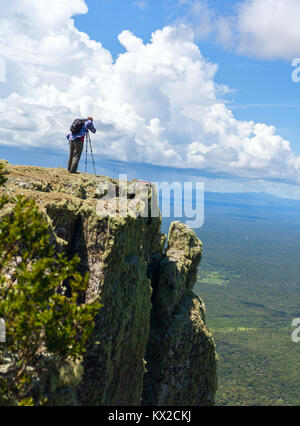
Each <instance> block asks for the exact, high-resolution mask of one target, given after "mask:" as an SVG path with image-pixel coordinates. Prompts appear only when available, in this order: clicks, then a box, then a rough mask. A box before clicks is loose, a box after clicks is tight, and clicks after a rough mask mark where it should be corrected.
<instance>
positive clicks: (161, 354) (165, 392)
mask: <svg viewBox="0 0 300 426" xmlns="http://www.w3.org/2000/svg"><path fill="white" fill-rule="evenodd" d="M7 178H8V182H7V183H6V188H5V189H6V190H8V191H9V192H10V193H13V194H16V193H23V194H24V195H26V196H32V197H34V198H35V199H36V201H37V203H38V204H39V206H40V209H41V210H42V211H43V212H44V214H45V215H46V217H47V219H48V222H49V227H50V229H51V233H52V242H53V244H54V245H55V246H56V248H57V250H58V251H60V250H65V251H66V252H67V253H68V255H69V256H73V255H74V254H75V253H77V254H78V255H79V256H80V258H81V265H80V268H81V271H82V272H85V271H89V273H90V280H89V286H88V289H87V292H86V294H85V295H84V296H83V300H82V303H87V302H89V301H90V300H93V299H94V298H95V297H96V296H98V295H100V299H101V303H102V304H103V305H104V307H103V308H102V309H101V310H100V312H99V315H98V317H97V320H96V327H95V332H94V335H93V338H92V339H91V341H90V343H89V345H88V347H87V351H86V355H85V357H84V359H83V360H82V363H81V364H80V365H76V366H74V365H66V366H65V368H63V369H61V370H60V371H57V372H53V371H51V372H50V371H49V374H46V375H45V377H43V378H41V380H40V390H39V391H40V392H42V393H43V394H45V395H46V396H47V398H48V402H49V404H54V405H56V404H65V405H70V404H71V405H141V404H144V405H211V404H213V402H214V395H215V390H216V353H215V345H214V342H213V338H212V336H211V334H210V333H209V331H208V330H207V328H206V326H205V314H204V304H203V302H202V301H201V300H200V299H199V298H198V297H197V296H196V295H195V294H194V293H193V292H192V288H193V286H194V284H195V281H196V271H197V266H198V264H199V262H200V260H201V252H202V244H201V242H200V241H199V240H198V238H197V237H196V235H195V233H194V231H192V230H191V229H189V228H187V227H186V226H185V225H184V224H182V223H180V222H174V223H173V224H172V225H171V228H170V231H169V236H168V246H167V248H166V249H165V241H166V236H164V235H162V234H161V232H160V226H161V218H160V217H159V215H158V217H148V213H149V211H150V210H151V208H152V212H154V211H155V210H156V209H157V198H156V194H155V191H154V189H153V188H152V187H151V185H145V184H142V185H141V184H140V183H139V182H134V183H128V182H125V181H124V182H121V183H120V182H118V181H113V180H112V179H109V178H104V177H101V176H97V177H94V176H90V175H86V174H81V175H69V174H68V173H67V171H65V170H62V169H45V168H38V167H23V166H8V175H7ZM107 185H109V187H110V188H112V189H113V191H106V192H104V194H105V196H104V197H103V191H102V189H103V187H104V186H107ZM99 186H100V191H99ZM145 188H146V189H145ZM128 189H129V191H128V195H127V197H125V198H127V202H128V205H127V207H128V209H127V211H129V212H130V211H132V210H133V207H135V208H136V207H137V208H138V211H139V212H140V215H141V216H137V215H134V214H132V213H131V214H129V213H127V214H126V215H124V214H123V215H120V214H119V215H118V214H117V215H113V216H112V215H109V214H108V213H109V212H110V210H111V208H112V206H116V207H117V211H119V212H120V211H122V208H123V207H124V206H123V205H122V203H124V200H123V201H120V198H118V196H119V195H120V194H121V193H123V194H124V193H127V190H128ZM107 192H108V194H107ZM125 201H126V200H125ZM99 211H100V212H101V213H100V215H99ZM103 211H104V213H103ZM123 213H124V209H123Z"/></svg>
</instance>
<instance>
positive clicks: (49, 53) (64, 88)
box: [0, 0, 300, 184]
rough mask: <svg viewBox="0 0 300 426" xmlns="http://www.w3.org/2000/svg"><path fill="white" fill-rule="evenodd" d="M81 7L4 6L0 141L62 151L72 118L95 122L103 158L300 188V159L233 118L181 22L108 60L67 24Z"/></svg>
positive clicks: (134, 41) (63, 2)
mask: <svg viewBox="0 0 300 426" xmlns="http://www.w3.org/2000/svg"><path fill="white" fill-rule="evenodd" d="M86 11H87V8H86V5H85V2H84V1H83V0H72V1H71V0H70V1H69V0H59V1H57V7H56V8H55V7H53V5H52V3H51V4H50V2H46V1H39V2H36V1H34V0H12V1H11V2H10V5H9V7H8V8H7V9H6V11H5V14H4V15H3V16H2V17H1V22H0V24H1V25H0V47H1V49H2V48H3V49H2V52H4V53H5V54H4V58H5V59H6V61H7V78H8V81H7V84H1V85H0V90H1V92H0V95H1V98H0V117H1V121H0V143H2V144H10V145H18V146H24V145H27V146H39V147H46V148H48V149H53V150H57V149H67V143H66V139H65V133H66V130H67V128H68V127H69V126H70V124H71V122H72V120H73V119H74V118H75V117H79V116H87V115H93V116H94V117H95V118H96V119H97V121H96V125H97V127H98V133H97V134H96V135H95V137H94V139H93V140H94V148H95V152H96V153H99V154H101V156H102V157H103V158H105V157H106V158H114V159H117V160H123V161H135V162H148V163H152V164H158V165H166V166H176V167H191V168H197V169H199V170H202V169H204V170H206V171H211V172H218V173H219V172H222V173H228V174H229V175H231V176H235V177H237V178H242V179H262V180H265V181H268V180H280V181H283V182H290V183H298V184H300V158H299V157H296V156H295V155H294V154H293V152H292V150H291V147H290V144H289V142H287V141H285V140H284V139H283V138H282V137H280V136H279V135H277V134H276V129H275V128H274V127H272V126H267V125H265V124H259V123H254V122H252V121H249V122H246V121H245V122H244V121H239V120H236V119H235V117H234V115H233V113H232V112H231V111H230V110H229V109H228V108H227V107H226V105H225V104H224V102H222V100H221V98H220V96H222V95H223V93H224V92H226V90H227V88H226V87H222V86H218V85H217V84H216V83H215V82H214V77H215V74H216V71H217V69H218V67H217V65H216V64H212V63H210V62H208V61H207V60H206V59H205V58H204V57H203V56H202V54H201V52H200V50H199V48H198V47H197V46H196V44H195V43H194V34H193V31H192V30H191V29H190V28H189V27H188V26H184V25H179V26H177V27H165V28H163V29H162V30H158V31H156V32H155V33H154V34H153V35H152V38H151V41H150V42H149V43H148V44H144V43H143V41H142V40H141V39H139V38H137V37H136V36H135V35H134V34H132V33H131V32H129V31H123V32H122V33H121V34H120V35H119V41H120V43H122V45H123V46H124V47H125V49H126V52H125V53H124V54H122V55H120V56H119V57H118V59H117V60H116V61H115V62H114V61H113V60H112V57H111V55H110V53H109V52H108V51H107V50H105V49H104V48H103V47H102V45H101V44H100V43H97V42H95V41H93V40H90V38H89V37H88V35H87V34H85V33H82V32H79V31H78V30H77V29H76V28H75V26H74V22H73V20H72V16H73V15H74V14H76V13H85V12H86Z"/></svg>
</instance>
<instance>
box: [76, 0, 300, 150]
mask: <svg viewBox="0 0 300 426" xmlns="http://www.w3.org/2000/svg"><path fill="white" fill-rule="evenodd" d="M86 3H87V5H88V7H89V13H88V14H87V15H81V16H78V17H76V18H75V23H76V26H77V27H78V29H80V30H81V31H84V32H86V33H88V34H89V35H90V37H92V38H93V39H95V40H97V41H99V42H101V43H102V44H103V46H104V47H105V48H107V49H108V50H109V51H110V52H111V53H112V55H113V57H114V58H117V56H118V55H119V54H120V53H123V52H124V50H125V49H124V47H123V46H122V45H121V44H120V43H119V41H118V35H119V34H120V33H121V32H122V31H123V30H130V31H132V32H133V33H134V34H135V35H137V36H138V37H141V38H142V39H143V40H144V42H145V43H148V42H149V40H150V37H151V34H152V32H153V31H155V30H157V29H160V28H162V27H164V26H165V25H170V24H172V23H173V22H174V21H176V19H178V18H179V17H180V16H181V14H184V12H186V10H187V5H183V6H181V7H178V8H177V9H176V8H175V9H174V4H175V3H176V1H172V0H170V1H160V0H152V1H147V2H146V1H145V2H144V3H145V7H144V8H143V7H142V8H140V7H138V3H139V2H138V1H137V2H134V1H131V0H87V1H86ZM209 3H210V4H213V6H214V8H215V9H216V10H217V11H218V12H219V13H221V12H224V11H225V12H226V13H227V14H228V13H230V12H231V13H232V11H233V10H234V6H235V5H236V4H237V3H239V2H237V1H232V0H226V2H224V1H223V0H217V1H216V0H214V1H210V2H209ZM116 12H117V13H116ZM197 44H198V45H199V47H200V49H201V51H202V53H203V54H204V55H205V57H207V58H208V59H209V60H211V61H212V62H215V63H217V64H218V65H219V70H218V73H217V75H216V81H217V82H218V83H220V84H227V85H228V86H229V87H230V88H231V89H234V90H235V91H234V92H233V93H231V94H230V95H228V96H226V98H225V99H226V100H228V102H229V105H230V107H231V108H233V109H234V113H235V116H236V117H237V118H238V119H240V120H254V121H257V122H263V123H267V124H269V125H275V126H276V128H277V130H278V133H280V134H281V135H282V136H283V137H285V138H287V139H288V140H289V141H291V143H292V146H293V149H294V151H295V153H297V154H298V155H300V84H296V83H294V82H293V81H292V78H291V75H292V71H293V70H294V68H293V67H292V66H291V61H288V60H282V59H272V60H269V59H268V60H259V59H257V58H249V57H246V56H244V55H241V54H236V53H235V52H234V51H232V50H230V49H229V50H227V49H224V48H223V47H222V46H220V45H217V44H216V43H214V42H213V41H212V40H211V39H208V40H201V41H198V42H197ZM299 55H300V47H299Z"/></svg>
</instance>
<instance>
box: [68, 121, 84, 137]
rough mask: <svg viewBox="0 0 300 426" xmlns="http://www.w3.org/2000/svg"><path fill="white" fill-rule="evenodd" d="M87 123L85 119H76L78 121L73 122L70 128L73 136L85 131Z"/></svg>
mask: <svg viewBox="0 0 300 426" xmlns="http://www.w3.org/2000/svg"><path fill="white" fill-rule="evenodd" d="M85 122H86V120H85V119H83V118H76V120H74V121H73V124H72V126H71V127H70V130H71V132H72V134H73V135H76V134H77V133H80V132H81V130H82V129H83V125H84V123H85Z"/></svg>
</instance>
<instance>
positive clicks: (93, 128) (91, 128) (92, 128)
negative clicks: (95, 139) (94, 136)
mask: <svg viewBox="0 0 300 426" xmlns="http://www.w3.org/2000/svg"><path fill="white" fill-rule="evenodd" d="M87 128H88V129H89V130H90V131H91V132H92V133H96V131H97V130H96V129H95V127H94V124H93V122H92V121H91V120H88V122H87Z"/></svg>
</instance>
